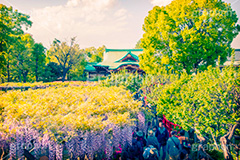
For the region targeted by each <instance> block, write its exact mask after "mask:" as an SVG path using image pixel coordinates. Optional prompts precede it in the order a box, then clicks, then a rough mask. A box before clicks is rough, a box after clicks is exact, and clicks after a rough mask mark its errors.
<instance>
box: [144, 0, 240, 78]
mask: <svg viewBox="0 0 240 160" xmlns="http://www.w3.org/2000/svg"><path fill="white" fill-rule="evenodd" d="M237 20H238V18H237V15H236V12H235V11H233V10H232V8H231V6H230V4H227V3H225V2H223V1H222V0H173V1H172V2H171V3H170V4H169V5H167V6H166V7H158V6H156V7H154V8H153V9H152V10H151V11H150V12H149V15H148V16H147V17H146V18H145V22H144V25H143V30H144V32H145V33H144V35H143V38H142V39H141V46H142V47H143V48H144V52H143V54H142V55H141V56H140V59H141V61H140V66H141V68H142V69H143V70H145V71H146V72H147V73H153V74H154V73H156V72H158V69H159V68H160V67H162V66H167V67H171V68H173V69H174V70H176V71H181V70H186V72H187V73H189V74H190V73H192V72H196V71H197V70H205V69H206V68H207V66H209V65H213V66H214V65H216V62H217V59H218V57H219V56H220V57H221V58H220V63H221V64H222V63H224V62H225V61H226V60H227V56H231V54H232V52H233V49H232V48H231V43H232V41H233V39H234V38H235V37H236V36H237V34H238V32H239V30H240V27H239V25H237Z"/></svg>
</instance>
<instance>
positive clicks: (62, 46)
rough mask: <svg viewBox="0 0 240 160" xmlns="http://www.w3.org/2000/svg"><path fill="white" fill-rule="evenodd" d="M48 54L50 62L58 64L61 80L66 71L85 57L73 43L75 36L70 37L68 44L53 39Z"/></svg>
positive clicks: (63, 79) (63, 78)
mask: <svg viewBox="0 0 240 160" xmlns="http://www.w3.org/2000/svg"><path fill="white" fill-rule="evenodd" d="M48 54H49V57H50V58H51V61H52V62H56V63H58V64H59V65H60V67H61V70H62V81H63V82H64V81H65V78H66V75H67V73H68V72H69V71H70V70H71V69H72V68H73V67H74V66H76V64H78V63H79V61H82V60H83V59H84V58H85V57H84V55H83V54H82V53H81V51H80V47H79V45H78V44H75V38H71V42H70V45H68V44H67V42H62V43H61V42H60V41H59V40H57V39H55V40H54V41H53V44H52V45H51V48H50V49H49V51H48Z"/></svg>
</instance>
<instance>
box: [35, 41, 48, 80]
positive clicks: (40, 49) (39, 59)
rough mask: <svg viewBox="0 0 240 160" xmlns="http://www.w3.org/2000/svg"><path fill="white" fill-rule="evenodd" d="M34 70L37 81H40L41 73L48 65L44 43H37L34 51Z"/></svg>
mask: <svg viewBox="0 0 240 160" xmlns="http://www.w3.org/2000/svg"><path fill="white" fill-rule="evenodd" d="M32 61H33V64H32V66H33V70H34V71H35V77H36V81H37V82H38V79H39V72H40V71H42V70H43V67H44V66H45V63H46V55H45V47H44V46H43V45H42V43H35V44H34V46H33V51H32Z"/></svg>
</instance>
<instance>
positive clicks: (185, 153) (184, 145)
mask: <svg viewBox="0 0 240 160" xmlns="http://www.w3.org/2000/svg"><path fill="white" fill-rule="evenodd" d="M178 139H179V141H180V146H181V155H180V159H188V157H189V154H190V150H191V145H190V143H189V141H188V138H187V137H185V131H184V130H181V131H180V137H178Z"/></svg>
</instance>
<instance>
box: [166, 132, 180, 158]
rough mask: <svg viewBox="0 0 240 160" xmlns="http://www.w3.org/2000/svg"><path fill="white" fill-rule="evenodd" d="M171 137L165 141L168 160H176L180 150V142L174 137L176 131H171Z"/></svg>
mask: <svg viewBox="0 0 240 160" xmlns="http://www.w3.org/2000/svg"><path fill="white" fill-rule="evenodd" d="M171 135H172V137H171V138H169V139H168V141H167V153H168V155H169V159H170V160H178V159H179V155H180V150H181V146H180V141H179V139H178V138H177V137H176V135H177V132H176V131H172V132H171Z"/></svg>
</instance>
